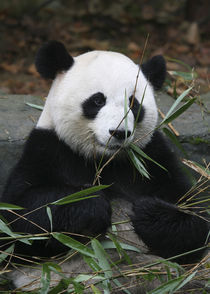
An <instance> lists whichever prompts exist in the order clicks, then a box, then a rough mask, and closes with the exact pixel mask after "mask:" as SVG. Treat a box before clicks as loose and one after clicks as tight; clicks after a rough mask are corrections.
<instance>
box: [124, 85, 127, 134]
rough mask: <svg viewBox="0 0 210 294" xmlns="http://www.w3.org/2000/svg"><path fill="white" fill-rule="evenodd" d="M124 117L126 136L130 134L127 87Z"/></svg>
mask: <svg viewBox="0 0 210 294" xmlns="http://www.w3.org/2000/svg"><path fill="white" fill-rule="evenodd" d="M124 117H125V138H126V139H127V136H128V99H127V93H126V89H125V101H124Z"/></svg>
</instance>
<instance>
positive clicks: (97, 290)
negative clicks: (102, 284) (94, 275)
mask: <svg viewBox="0 0 210 294" xmlns="http://www.w3.org/2000/svg"><path fill="white" fill-rule="evenodd" d="M90 287H91V289H92V290H93V293H94V294H102V292H101V291H100V290H99V289H98V288H96V286H94V285H90Z"/></svg>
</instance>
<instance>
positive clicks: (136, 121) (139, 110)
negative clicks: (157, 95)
mask: <svg viewBox="0 0 210 294" xmlns="http://www.w3.org/2000/svg"><path fill="white" fill-rule="evenodd" d="M147 86H148V84H146V86H145V87H144V92H143V96H142V99H141V103H140V105H139V109H138V112H137V116H136V119H135V122H134V128H133V133H134V131H135V129H136V126H137V124H138V119H139V115H140V112H141V109H142V104H143V101H144V97H145V93H146V89H147Z"/></svg>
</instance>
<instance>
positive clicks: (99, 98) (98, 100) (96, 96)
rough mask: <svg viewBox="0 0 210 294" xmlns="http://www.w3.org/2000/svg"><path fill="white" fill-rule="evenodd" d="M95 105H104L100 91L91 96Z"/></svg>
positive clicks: (103, 98) (104, 100)
mask: <svg viewBox="0 0 210 294" xmlns="http://www.w3.org/2000/svg"><path fill="white" fill-rule="evenodd" d="M92 99H93V101H94V103H95V105H96V106H99V107H102V106H104V105H105V102H106V99H105V97H104V95H103V94H102V93H97V94H94V95H93V96H92Z"/></svg>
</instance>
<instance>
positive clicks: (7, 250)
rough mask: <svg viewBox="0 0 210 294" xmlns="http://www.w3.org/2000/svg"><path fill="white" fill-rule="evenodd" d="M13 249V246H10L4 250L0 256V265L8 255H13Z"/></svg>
mask: <svg viewBox="0 0 210 294" xmlns="http://www.w3.org/2000/svg"><path fill="white" fill-rule="evenodd" d="M14 248H15V244H12V245H11V246H10V247H8V248H7V249H6V250H4V252H2V253H1V254H0V263H2V261H4V260H5V259H6V258H7V256H8V255H10V254H11V253H13V251H14Z"/></svg>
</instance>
